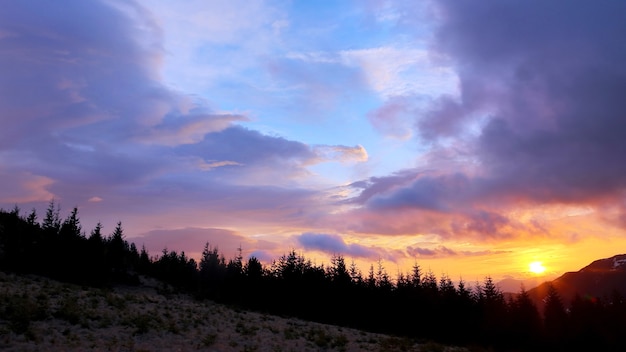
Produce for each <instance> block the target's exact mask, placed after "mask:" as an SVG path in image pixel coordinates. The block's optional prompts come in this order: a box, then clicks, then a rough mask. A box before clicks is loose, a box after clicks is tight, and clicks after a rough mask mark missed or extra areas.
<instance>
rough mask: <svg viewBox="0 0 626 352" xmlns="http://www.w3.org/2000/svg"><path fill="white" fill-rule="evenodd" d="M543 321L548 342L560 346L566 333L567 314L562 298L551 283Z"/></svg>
mask: <svg viewBox="0 0 626 352" xmlns="http://www.w3.org/2000/svg"><path fill="white" fill-rule="evenodd" d="M543 321H544V325H545V332H546V336H547V338H548V341H549V342H551V343H553V344H558V342H559V341H560V340H562V339H563V337H564V336H565V333H566V324H567V313H566V312H565V306H564V305H563V301H562V300H561V296H560V295H559V293H558V292H557V290H556V288H554V286H553V285H552V284H551V283H550V284H548V293H547V296H546V298H545V306H544V310H543Z"/></svg>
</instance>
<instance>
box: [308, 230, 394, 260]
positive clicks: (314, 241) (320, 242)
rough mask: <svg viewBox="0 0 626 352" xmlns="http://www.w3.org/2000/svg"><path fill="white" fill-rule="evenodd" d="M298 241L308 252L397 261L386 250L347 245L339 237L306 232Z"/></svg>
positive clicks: (355, 244) (353, 244)
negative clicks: (314, 251)
mask: <svg viewBox="0 0 626 352" xmlns="http://www.w3.org/2000/svg"><path fill="white" fill-rule="evenodd" d="M296 240H297V241H298V243H300V244H301V245H302V246H303V247H304V249H306V250H317V251H321V252H325V253H331V254H342V255H347V256H351V257H356V258H370V259H375V258H380V257H384V258H386V259H390V260H392V261H393V260H397V259H399V258H394V257H393V256H391V255H389V253H387V252H386V250H384V249H382V248H378V247H367V246H363V245H360V244H357V243H349V244H348V243H345V241H344V240H343V238H341V236H339V235H334V234H324V233H311V232H306V233H303V234H301V235H298V236H296Z"/></svg>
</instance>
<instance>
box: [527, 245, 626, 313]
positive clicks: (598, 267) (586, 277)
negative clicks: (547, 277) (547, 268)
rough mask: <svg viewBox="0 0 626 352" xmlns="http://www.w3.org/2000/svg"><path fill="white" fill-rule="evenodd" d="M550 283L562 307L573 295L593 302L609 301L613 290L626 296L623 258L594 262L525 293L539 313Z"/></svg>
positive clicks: (624, 259)
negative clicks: (558, 296) (560, 299)
mask: <svg viewBox="0 0 626 352" xmlns="http://www.w3.org/2000/svg"><path fill="white" fill-rule="evenodd" d="M550 283H552V285H553V286H554V287H555V288H556V290H557V291H558V293H559V295H560V296H561V298H562V300H563V303H564V304H565V306H566V307H567V306H569V304H570V302H571V301H572V299H573V298H574V296H575V295H576V294H578V295H580V296H581V297H582V298H585V299H592V300H593V299H602V298H609V297H610V296H611V295H612V293H613V292H614V291H616V290H617V291H618V292H619V293H621V294H622V295H623V296H626V254H619V255H616V256H613V257H611V258H605V259H599V260H596V261H594V262H593V263H591V264H589V265H587V266H586V267H584V268H582V269H580V270H579V271H576V272H568V273H565V274H563V275H562V276H560V277H558V278H556V279H554V280H553V281H549V282H545V283H543V284H541V285H539V286H537V287H535V288H533V289H531V290H528V294H529V295H530V297H531V298H532V299H533V301H535V303H536V304H537V307H538V308H539V310H540V311H543V305H544V302H543V299H544V298H545V297H546V295H547V292H548V286H549V284H550Z"/></svg>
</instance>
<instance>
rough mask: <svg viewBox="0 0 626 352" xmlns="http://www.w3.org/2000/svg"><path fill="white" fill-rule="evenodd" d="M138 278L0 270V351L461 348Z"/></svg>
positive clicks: (407, 349)
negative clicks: (83, 282) (255, 308)
mask: <svg viewBox="0 0 626 352" xmlns="http://www.w3.org/2000/svg"><path fill="white" fill-rule="evenodd" d="M142 283H143V285H142V286H140V287H116V288H113V289H107V290H104V289H97V288H90V287H81V286H76V285H70V284H65V283H60V282H57V281H53V280H50V279H47V278H42V277H37V276H18V275H13V274H5V273H2V272H0V350H3V351H5V350H6V351H29V350H32V351H35V350H63V351H72V350H74V351H85V350H92V351H158V350H163V351H194V350H203V351H320V350H325V351H409V350H413V351H444V350H445V351H464V349H459V348H451V347H444V346H441V345H438V344H434V343H427V344H415V343H413V342H412V341H409V340H406V339H400V338H394V337H390V336H385V335H380V334H372V333H367V332H362V331H358V330H353V329H347V328H341V327H336V326H331V325H324V324H318V323H312V322H305V321H301V320H297V319H287V318H281V317H276V316H271V315H265V314H260V313H255V312H246V311H241V310H237V309H232V308H229V307H226V306H223V305H220V304H216V303H213V302H210V301H202V302H199V301H196V300H193V299H191V298H190V297H188V296H186V295H183V294H178V293H174V292H172V290H171V289H168V288H167V287H165V286H164V285H163V284H160V283H158V282H156V281H154V280H150V279H145V278H142Z"/></svg>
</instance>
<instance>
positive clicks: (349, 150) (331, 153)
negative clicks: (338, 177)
mask: <svg viewBox="0 0 626 352" xmlns="http://www.w3.org/2000/svg"><path fill="white" fill-rule="evenodd" d="M313 150H314V151H315V153H316V154H317V155H318V156H319V157H320V159H321V160H323V161H339V162H342V163H349V162H366V161H367V160H368V155H367V150H365V148H363V146H361V145H356V146H354V147H348V146H344V145H320V146H316V147H314V148H313Z"/></svg>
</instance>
